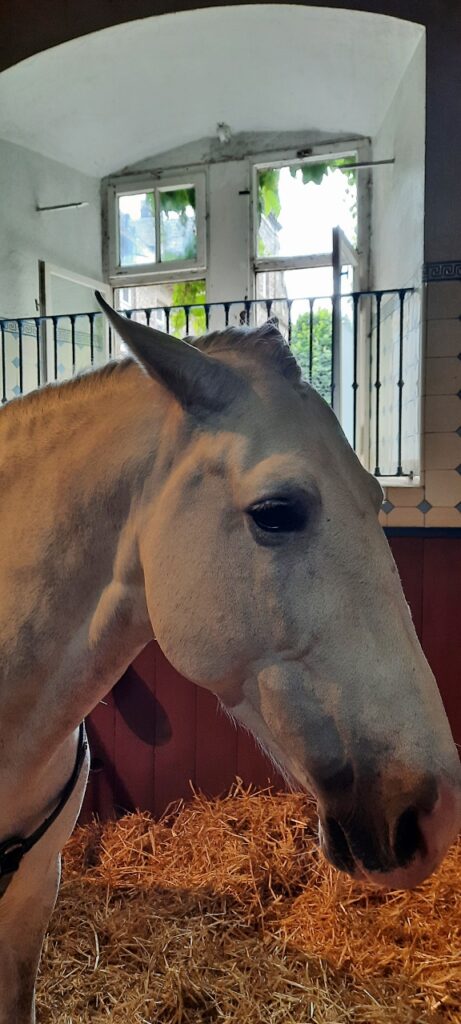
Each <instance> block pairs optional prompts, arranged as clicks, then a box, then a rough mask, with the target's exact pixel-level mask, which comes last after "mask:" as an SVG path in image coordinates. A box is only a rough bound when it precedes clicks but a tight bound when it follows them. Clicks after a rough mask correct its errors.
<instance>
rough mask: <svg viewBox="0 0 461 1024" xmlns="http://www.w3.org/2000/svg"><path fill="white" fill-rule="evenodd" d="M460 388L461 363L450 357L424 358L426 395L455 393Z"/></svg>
mask: <svg viewBox="0 0 461 1024" xmlns="http://www.w3.org/2000/svg"><path fill="white" fill-rule="evenodd" d="M459 390H461V363H460V362H459V360H458V359H456V358H454V357H453V356H452V357H448V356H447V357H441V358H438V359H431V358H429V359H427V360H426V395H455V394H457V392H458V391H459Z"/></svg>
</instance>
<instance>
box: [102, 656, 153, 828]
mask: <svg viewBox="0 0 461 1024" xmlns="http://www.w3.org/2000/svg"><path fill="white" fill-rule="evenodd" d="M113 693H114V701H115V707H116V715H115V762H116V766H117V774H116V792H115V800H116V805H117V810H118V811H119V810H125V811H133V810H137V809H138V808H143V809H144V808H153V806H154V745H155V741H156V730H157V729H158V728H159V725H158V721H157V719H158V717H159V710H158V707H157V701H156V693H155V649H154V647H153V644H149V645H148V646H147V647H146V648H145V649H144V650H143V651H142V652H141V654H139V655H138V657H137V658H136V659H135V661H134V662H133V664H132V665H131V666H130V668H129V669H128V670H127V671H126V672H125V674H124V675H123V677H122V679H121V680H120V681H119V682H118V683H117V685H116V686H115V687H114V691H113ZM160 716H161V712H160ZM120 782H122V783H123V785H122V786H120ZM117 783H118V785H117Z"/></svg>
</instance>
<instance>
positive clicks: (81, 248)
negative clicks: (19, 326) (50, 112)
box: [0, 129, 102, 317]
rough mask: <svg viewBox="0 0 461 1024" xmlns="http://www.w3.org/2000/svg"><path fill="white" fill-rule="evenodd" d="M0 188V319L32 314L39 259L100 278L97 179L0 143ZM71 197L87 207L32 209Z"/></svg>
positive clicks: (35, 309)
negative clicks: (50, 211)
mask: <svg viewBox="0 0 461 1024" xmlns="http://www.w3.org/2000/svg"><path fill="white" fill-rule="evenodd" d="M69 130H70V129H69ZM0 192H1V202H0V317H19V316H34V315H36V314H37V307H36V300H37V301H38V261H39V260H45V261H47V262H49V263H52V264H55V265H58V266H60V267H62V268H63V269H65V270H68V271H72V272H74V273H77V274H83V275H86V276H88V277H94V278H97V279H99V280H100V279H101V274H102V268H101V226H100V225H101V215H100V198H99V180H98V179H97V178H92V177H89V176H88V175H86V174H82V173H81V172H79V171H75V170H73V169H71V168H69V167H66V166H64V164H60V163H57V162H56V161H55V160H48V159H47V158H46V157H44V156H41V155H40V154H38V153H32V152H31V151H30V150H28V149H24V148H23V147H22V146H16V145H14V144H13V143H10V142H4V141H0ZM77 201H83V202H88V204H89V205H88V206H87V207H83V208H82V209H79V210H65V211H62V212H53V213H37V211H36V207H37V206H51V205H56V204H59V203H71V202H77Z"/></svg>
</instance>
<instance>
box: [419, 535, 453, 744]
mask: <svg viewBox="0 0 461 1024" xmlns="http://www.w3.org/2000/svg"><path fill="white" fill-rule="evenodd" d="M460 610H461V540H459V539H457V538H443V539H435V538H434V539H431V538H428V539H427V540H425V542H424V581H423V648H424V651H425V654H426V656H427V658H428V660H429V662H430V664H431V667H432V670H433V672H434V675H435V677H436V679H437V682H438V685H439V689H440V692H441V694H442V697H443V701H444V704H445V707H446V709H447V715H448V718H449V720H450V724H451V727H452V730H453V734H454V737H455V740H456V742H457V743H461V659H460V654H461V614H460Z"/></svg>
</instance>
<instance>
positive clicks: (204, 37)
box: [0, 4, 424, 176]
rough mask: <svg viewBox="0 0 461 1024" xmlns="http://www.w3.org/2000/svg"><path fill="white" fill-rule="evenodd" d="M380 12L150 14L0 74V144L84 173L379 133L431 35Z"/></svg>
mask: <svg viewBox="0 0 461 1024" xmlns="http://www.w3.org/2000/svg"><path fill="white" fill-rule="evenodd" d="M423 31H424V30H423V29H422V28H421V26H418V25H414V24H411V23H409V22H402V21H399V20H397V19H394V18H389V17H385V16H381V15H374V14H369V13H363V12H357V11H346V10H332V9H325V8H318V7H315V8H313V7H301V6H292V5H288V4H275V5H265V4H264V5H260V4H259V5H249V6H242V7H215V8H208V9H206V10H199V11H187V12H182V13H176V14H169V15H163V16H161V17H152V18H147V19H143V20H141V21H133V22H130V23H128V24H125V25H117V26H114V27H113V28H108V29H105V30H103V31H101V32H96V33H94V34H93V35H89V36H85V37H83V38H80V39H76V40H73V41H72V42H68V43H64V44H63V45H62V46H57V47H55V48H54V49H52V50H47V51H45V52H43V53H40V54H37V55H35V56H34V57H31V58H29V59H28V60H26V61H24V62H22V63H21V64H18V65H16V66H14V67H12V68H9V69H8V70H7V71H5V72H3V74H2V75H0V137H3V138H5V139H7V140H9V141H11V142H16V143H18V144H19V145H22V146H26V147H28V148H29V149H32V150H35V151H37V152H39V153H43V154H45V155H46V156H48V157H52V158H54V159H55V160H59V161H61V162H62V163H65V164H68V165H69V166H71V167H75V168H78V169H79V170H81V171H84V172H86V173H87V174H92V175H97V176H104V175H106V174H109V173H111V172H113V171H116V170H118V169H119V168H121V167H123V166H126V165H127V164H130V163H135V162H136V161H139V160H141V159H142V158H143V157H146V156H148V155H153V154H156V153H161V152H163V151H165V150H168V149H172V148H174V147H175V146H180V145H183V144H185V143H187V142H191V141H193V140H194V139H198V138H202V137H204V136H210V135H213V134H214V132H215V127H216V124H217V122H218V121H225V122H226V123H228V124H229V125H230V126H231V127H232V129H233V131H234V132H242V131H246V132H252V131H282V130H283V131H288V130H292V131H296V130H307V129H312V128H315V129H319V130H321V131H329V132H350V133H351V134H360V135H371V136H372V135H374V134H375V132H376V131H377V129H378V128H379V126H380V124H381V122H382V120H383V117H384V115H385V112H386V110H387V108H388V106H389V103H390V101H391V99H392V97H393V95H394V93H395V90H396V88H397V86H398V83H399V81H400V79H401V77H402V74H403V73H404V70H405V68H406V66H407V64H408V61H409V60H410V59H411V56H412V54H413V52H414V50H415V47H416V46H417V44H418V42H419V40H420V39H421V37H422V34H423Z"/></svg>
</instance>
